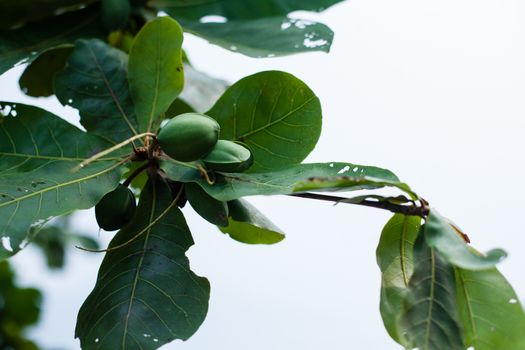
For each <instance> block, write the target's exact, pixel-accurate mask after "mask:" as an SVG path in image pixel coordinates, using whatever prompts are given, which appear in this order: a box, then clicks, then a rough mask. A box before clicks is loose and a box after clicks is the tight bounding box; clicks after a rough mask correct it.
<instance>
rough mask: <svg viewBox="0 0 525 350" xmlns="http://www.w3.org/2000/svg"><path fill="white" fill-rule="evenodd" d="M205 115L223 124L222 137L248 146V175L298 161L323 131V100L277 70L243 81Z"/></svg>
mask: <svg viewBox="0 0 525 350" xmlns="http://www.w3.org/2000/svg"><path fill="white" fill-rule="evenodd" d="M206 114H208V115H209V116H211V117H213V118H215V119H216V120H217V121H218V122H219V124H220V126H221V139H225V140H232V141H241V142H243V143H245V144H247V145H248V146H249V147H250V149H251V150H252V153H253V157H254V164H253V165H252V167H251V168H250V172H261V171H269V170H276V169H282V168H286V167H288V166H290V165H294V164H298V163H300V162H301V161H303V159H305V158H306V156H307V155H308V154H309V153H310V152H311V151H312V150H313V148H314V147H315V145H316V143H317V140H318V139H319V135H320V133H321V119H322V116H321V104H320V103H319V98H317V96H315V94H314V93H313V92H312V90H310V88H309V87H308V86H307V85H306V84H305V83H303V82H302V81H301V80H299V79H297V78H296V77H294V76H293V75H291V74H288V73H284V72H279V71H268V72H261V73H257V74H254V75H252V76H249V77H246V78H243V79H241V80H239V81H238V82H237V83H235V84H234V85H233V86H232V87H230V88H229V89H228V90H226V92H225V93H224V95H222V97H221V98H220V99H219V101H217V103H216V104H215V105H214V106H213V108H212V109H211V110H210V111H208V113H206Z"/></svg>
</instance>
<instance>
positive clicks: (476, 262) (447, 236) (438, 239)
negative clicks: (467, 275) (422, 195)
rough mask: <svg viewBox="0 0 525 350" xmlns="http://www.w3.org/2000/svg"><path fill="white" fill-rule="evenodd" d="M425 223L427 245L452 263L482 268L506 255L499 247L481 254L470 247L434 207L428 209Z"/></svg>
mask: <svg viewBox="0 0 525 350" xmlns="http://www.w3.org/2000/svg"><path fill="white" fill-rule="evenodd" d="M426 221H427V224H426V225H425V236H426V237H427V242H428V245H429V246H430V247H432V248H435V249H436V250H437V251H439V253H440V255H441V256H442V257H443V258H444V259H446V260H447V261H448V262H450V263H451V264H452V265H454V266H457V267H461V268H464V269H468V270H484V269H487V268H491V267H494V265H496V264H497V263H498V262H500V261H501V260H502V259H503V258H505V257H506V256H507V253H505V251H503V250H501V249H493V250H491V251H489V252H487V254H485V255H484V254H481V253H478V252H477V251H474V250H473V249H470V248H469V247H468V246H467V244H466V243H465V241H463V239H462V238H461V237H460V236H459V235H458V233H457V232H456V230H455V229H454V228H453V227H452V225H451V224H450V222H448V221H447V220H446V219H445V218H444V217H442V216H441V215H439V214H438V212H437V211H436V210H434V209H432V210H431V211H430V214H429V215H428V218H427V220H426Z"/></svg>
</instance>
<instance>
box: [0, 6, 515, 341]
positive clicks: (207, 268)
mask: <svg viewBox="0 0 525 350" xmlns="http://www.w3.org/2000/svg"><path fill="white" fill-rule="evenodd" d="M308 17H309V18H316V19H319V20H321V21H323V22H324V23H326V24H328V25H329V26H330V27H331V28H332V29H333V30H334V31H335V33H336V36H335V41H334V45H333V49H332V52H331V53H330V54H329V55H326V54H321V53H314V54H306V55H298V56H291V57H287V58H274V59H262V60H256V59H251V58H247V57H244V56H241V55H239V54H234V53H231V52H228V51H225V50H223V49H220V48H217V47H214V46H211V45H209V44H207V43H206V42H204V41H203V40H200V39H197V38H194V37H191V36H189V35H188V36H186V39H185V48H186V50H187V52H188V54H189V56H190V59H191V60H192V62H193V64H194V65H195V66H196V67H197V68H198V69H201V70H204V71H207V72H210V73H212V74H213V75H215V76H218V77H221V78H224V79H227V80H228V81H230V82H234V81H236V80H237V79H239V78H241V77H243V76H246V75H249V74H252V73H255V72H258V71H262V70H270V69H279V70H284V71H288V72H291V73H293V74H295V75H296V76H298V77H299V78H301V79H303V80H304V81H305V82H306V83H307V84H309V85H310V87H311V88H312V89H313V90H314V91H315V92H316V93H317V94H318V95H319V97H320V98H321V101H322V104H323V108H324V113H323V116H324V129H323V133H322V136H321V141H320V142H319V145H318V148H317V149H316V151H314V153H313V154H312V155H311V157H310V158H309V159H308V161H312V162H313V161H315V162H317V161H319V162H330V161H348V162H353V163H357V164H366V165H376V166H381V167H385V168H388V169H391V170H392V171H394V172H395V173H396V174H397V175H398V176H399V177H400V178H401V179H402V180H404V181H406V182H408V183H409V184H410V185H411V186H412V187H413V188H414V189H415V190H416V191H417V192H418V193H420V194H421V195H422V196H423V197H425V198H426V199H427V200H429V201H430V203H431V205H432V206H434V207H436V208H438V209H439V211H440V212H441V214H443V215H446V216H448V217H450V218H451V219H453V220H454V221H455V222H456V223H457V224H459V225H460V226H461V227H462V229H463V230H464V231H466V232H467V233H468V234H469V235H470V238H471V239H472V241H473V244H474V246H475V247H477V248H478V249H480V250H482V251H486V250H488V249H490V248H494V247H501V248H504V249H506V250H507V251H508V252H509V258H508V259H507V260H506V261H505V262H503V263H502V264H501V265H500V267H501V270H502V271H503V272H504V274H505V275H506V276H507V277H508V279H509V280H510V282H511V283H512V284H513V285H514V287H515V288H516V290H517V292H518V295H520V296H521V298H522V299H525V276H524V274H523V266H525V254H523V251H524V248H525V237H524V229H523V226H521V225H522V222H521V218H522V215H524V212H525V204H524V202H523V198H525V177H524V175H523V174H524V172H525V162H524V156H523V152H524V150H525V137H524V136H523V134H524V131H525V99H524V96H525V64H524V62H525V40H524V38H525V21H524V20H523V19H524V18H525V3H524V2H523V1H520V0H498V1H496V0H491V1H489V0H459V1H458V0H441V1H421V0H398V1H392V0H353V1H347V2H345V3H343V4H341V5H338V6H335V7H333V8H332V9H330V10H328V11H327V12H325V13H323V14H321V15H319V16H317V15H308ZM18 74H20V69H17V70H15V71H13V72H11V73H9V74H6V75H5V76H3V77H2V78H0V82H1V84H2V85H1V86H2V87H1V88H0V89H1V90H0V91H1V99H3V100H13V101H19V102H20V101H28V99H26V98H24V97H23V96H22V95H21V94H20V92H19V91H18V88H17V84H16V79H17V75H18ZM38 103H40V104H41V105H43V106H47V107H46V108H49V109H50V110H53V111H55V112H56V113H57V114H59V115H61V116H74V114H75V113H74V111H72V110H66V111H63V110H61V109H60V108H58V107H57V106H58V104H57V103H56V102H54V101H45V100H40V101H38ZM252 203H254V204H256V205H257V206H258V207H259V208H260V209H261V210H262V211H263V212H264V213H266V215H267V216H269V217H270V218H271V219H272V220H273V221H274V222H275V223H276V224H277V225H278V226H280V227H281V228H282V229H283V230H284V231H285V232H286V233H287V238H286V239H285V241H283V242H282V243H281V244H278V245H275V246H247V245H242V244H240V243H237V242H234V241H232V240H230V239H229V238H228V237H227V236H224V235H222V234H221V233H220V232H219V231H218V230H216V229H215V228H213V227H211V226H210V225H208V224H207V223H205V222H204V221H203V220H202V219H200V218H198V217H196V216H195V215H194V214H193V213H192V212H191V210H190V209H189V208H188V209H185V212H186V213H187V214H188V215H187V217H188V221H189V223H190V227H191V228H192V231H193V234H194V237H195V241H196V246H194V247H193V248H191V250H190V252H189V256H190V259H191V262H192V269H193V270H194V271H195V272H196V273H198V274H199V275H202V276H206V277H208V278H209V279H210V282H211V285H212V296H211V301H210V310H209V314H208V317H207V319H206V321H205V323H204V324H203V326H202V327H201V328H200V330H199V331H198V332H197V333H196V335H195V336H194V337H193V338H192V339H190V340H189V341H188V342H186V343H182V342H175V343H172V344H170V345H167V346H165V347H164V348H163V349H181V350H182V349H185V350H190V349H191V350H207V349H228V350H245V349H251V350H267V349H276V350H281V349H283V350H284V349H301V350H318V349H331V350H343V349H381V350H383V349H385V350H389V349H392V350H395V349H399V347H398V346H397V345H396V344H395V343H394V342H393V341H391V340H390V339H389V337H388V335H387V333H386V331H385V330H384V328H383V325H382V322H381V319H380V315H379V310H378V302H379V283H380V276H379V273H378V268H377V265H376V262H375V248H376V245H377V242H378V237H379V234H380V231H381V228H382V226H383V225H384V224H385V223H386V221H387V220H388V218H389V217H390V215H389V214H388V213H386V212H382V211H379V210H375V209H368V208H359V207H353V206H350V205H346V206H345V205H340V206H337V207H333V206H332V205H331V204H329V203H321V202H314V201H308V200H301V199H294V198H286V197H273V198H254V199H253V200H252ZM76 218H77V220H76V222H77V226H78V228H79V230H81V231H85V232H90V233H92V234H93V235H96V234H97V227H96V224H95V222H94V215H93V214H92V213H91V212H86V213H82V214H81V215H78V216H77V217H76ZM101 236H102V238H104V240H105V241H108V240H109V238H110V237H108V234H106V233H104V232H103V233H102V234H101ZM70 258H71V259H70V260H69V265H68V267H67V269H66V270H65V272H64V273H49V272H48V271H47V270H46V268H45V267H44V261H43V259H42V258H41V257H40V256H38V255H37V254H35V251H33V250H32V249H27V250H25V251H23V252H21V253H20V254H18V255H17V256H16V257H15V258H14V259H13V260H12V261H14V262H15V265H16V268H17V271H18V272H19V273H20V275H21V282H23V283H24V284H27V285H35V286H39V287H41V288H43V289H44V290H45V297H46V299H45V312H44V315H43V320H42V324H41V326H40V327H39V328H38V329H36V330H35V331H34V332H33V333H32V334H33V335H34V337H35V338H36V339H37V340H38V341H39V342H40V343H41V344H43V345H45V346H46V347H47V348H48V349H66V350H70V349H78V348H79V345H78V342H77V341H76V340H74V339H73V331H74V324H75V318H76V314H77V311H78V309H79V307H80V305H81V304H82V302H83V300H84V299H85V297H86V296H87V294H88V293H89V292H90V291H91V289H92V287H93V285H94V281H95V278H96V273H97V268H98V265H99V263H100V260H101V258H102V256H99V255H95V254H88V253H84V252H79V251H75V252H74V254H72V255H71V256H70Z"/></svg>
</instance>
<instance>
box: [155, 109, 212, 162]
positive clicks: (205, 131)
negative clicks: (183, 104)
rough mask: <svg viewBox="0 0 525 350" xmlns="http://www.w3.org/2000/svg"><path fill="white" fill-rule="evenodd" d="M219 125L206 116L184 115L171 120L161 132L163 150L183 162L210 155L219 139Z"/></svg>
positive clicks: (159, 139)
mask: <svg viewBox="0 0 525 350" xmlns="http://www.w3.org/2000/svg"><path fill="white" fill-rule="evenodd" d="M219 130H220V127H219V124H218V123H217V122H216V121H215V119H212V118H210V117H208V116H206V115H204V114H199V113H184V114H181V115H178V116H176V117H175V118H173V119H171V120H170V121H169V122H168V123H167V124H166V125H165V126H164V127H163V128H162V129H161V130H160V132H159V134H158V136H157V140H158V142H159V145H160V147H161V148H162V150H163V151H164V152H165V153H166V154H167V155H168V156H170V157H171V158H173V159H175V160H178V161H181V162H192V161H194V160H197V159H200V158H202V157H203V156H205V155H206V154H208V153H209V152H210V151H211V150H212V149H213V146H215V144H216V143H217V140H218V139H219Z"/></svg>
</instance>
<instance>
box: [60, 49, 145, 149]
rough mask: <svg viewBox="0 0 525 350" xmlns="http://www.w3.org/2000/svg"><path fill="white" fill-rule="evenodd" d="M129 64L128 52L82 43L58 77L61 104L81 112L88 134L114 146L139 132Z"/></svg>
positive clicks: (82, 121)
mask: <svg viewBox="0 0 525 350" xmlns="http://www.w3.org/2000/svg"><path fill="white" fill-rule="evenodd" d="M127 65H128V58H127V55H126V54H125V53H123V52H122V51H120V50H117V49H115V48H113V47H111V46H109V45H107V44H106V43H104V42H102V41H101V40H98V39H91V40H79V41H77V42H76V45H75V50H74V51H73V53H72V54H71V57H70V58H69V60H68V63H67V66H66V68H65V69H64V70H63V71H62V72H60V73H58V74H57V75H56V77H55V93H56V95H57V97H58V99H59V100H60V102H61V103H62V104H64V105H65V104H69V105H71V106H73V107H75V108H77V109H78V110H79V111H80V116H81V120H80V121H81V123H82V125H83V126H84V127H85V128H86V129H87V130H88V131H90V132H92V133H95V134H98V135H100V136H102V137H104V138H106V139H108V140H110V141H111V142H113V143H118V142H120V141H122V140H125V139H127V138H128V137H130V136H133V135H136V134H137V133H138V123H137V118H136V116H135V109H134V108H133V103H132V102H131V95H130V92H129V87H128V82H127V78H126V74H127Z"/></svg>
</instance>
